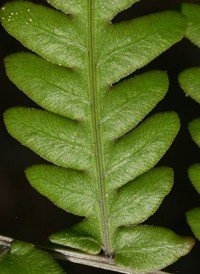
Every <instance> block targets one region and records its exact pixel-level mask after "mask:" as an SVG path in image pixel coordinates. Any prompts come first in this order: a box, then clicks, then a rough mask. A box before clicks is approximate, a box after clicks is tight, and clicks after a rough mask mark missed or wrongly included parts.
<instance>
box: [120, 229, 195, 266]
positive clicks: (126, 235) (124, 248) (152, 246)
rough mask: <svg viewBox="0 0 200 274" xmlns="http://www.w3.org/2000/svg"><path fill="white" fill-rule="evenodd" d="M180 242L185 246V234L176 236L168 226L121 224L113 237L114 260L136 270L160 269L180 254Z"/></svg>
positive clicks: (181, 246) (181, 251)
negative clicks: (127, 225) (130, 225)
mask: <svg viewBox="0 0 200 274" xmlns="http://www.w3.org/2000/svg"><path fill="white" fill-rule="evenodd" d="M188 240H189V239H188ZM174 246H176V248H175V249H174ZM183 246H185V250H187V248H189V246H190V244H189V242H188V243H187V242H186V241H185V238H183V237H180V236H179V237H178V236H177V235H176V234H175V233H174V232H172V231H170V230H168V229H164V228H160V227H148V226H136V227H133V228H126V227H123V228H120V229H119V231H118V232H117V234H116V238H115V250H116V261H117V262H118V263H119V264H121V265H125V266H129V267H131V268H133V269H136V270H138V271H140V269H143V270H144V271H145V270H146V271H149V269H161V268H163V267H165V266H166V264H171V263H172V262H174V261H175V260H177V258H179V256H182V255H183ZM141 258H142V260H141ZM163 258H165V259H164V260H163Z"/></svg>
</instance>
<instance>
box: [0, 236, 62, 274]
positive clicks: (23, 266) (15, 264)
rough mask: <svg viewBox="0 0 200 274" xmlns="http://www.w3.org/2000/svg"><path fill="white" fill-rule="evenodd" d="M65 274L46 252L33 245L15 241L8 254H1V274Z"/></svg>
mask: <svg viewBox="0 0 200 274" xmlns="http://www.w3.org/2000/svg"><path fill="white" fill-rule="evenodd" d="M19 273H23V274H38V273H41V274H45V273H49V274H64V273H65V272H64V271H63V270H62V269H61V267H60V266H59V265H58V264H57V263H56V262H55V261H54V260H53V259H52V257H51V256H50V255H49V254H48V253H47V252H44V251H41V250H40V249H37V248H35V247H34V246H33V245H32V244H28V243H23V242H18V241H14V242H13V243H12V244H11V250H10V252H9V253H8V254H3V255H1V254H0V274H19Z"/></svg>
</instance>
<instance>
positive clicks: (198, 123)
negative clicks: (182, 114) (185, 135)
mask: <svg viewBox="0 0 200 274" xmlns="http://www.w3.org/2000/svg"><path fill="white" fill-rule="evenodd" d="M189 131H190V134H191V136H192V139H193V140H194V141H195V143H196V144H197V145H198V146H199V147H200V118H195V119H193V120H192V122H190V123H189Z"/></svg>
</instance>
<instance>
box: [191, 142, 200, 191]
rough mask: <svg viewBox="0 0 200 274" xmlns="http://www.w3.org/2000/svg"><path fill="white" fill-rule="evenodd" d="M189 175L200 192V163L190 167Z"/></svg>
mask: <svg viewBox="0 0 200 274" xmlns="http://www.w3.org/2000/svg"><path fill="white" fill-rule="evenodd" d="M199 144H200V143H199ZM188 175H189V178H190V180H191V182H192V184H193V186H194V187H195V188H196V190H197V191H198V193H199V194H200V164H193V165H192V166H191V167H190V168H189V169H188Z"/></svg>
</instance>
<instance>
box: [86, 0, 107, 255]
mask: <svg viewBox="0 0 200 274" xmlns="http://www.w3.org/2000/svg"><path fill="white" fill-rule="evenodd" d="M87 7H88V60H89V62H88V69H89V90H90V92H91V101H92V106H91V114H92V131H93V132H92V134H93V138H94V146H95V162H96V172H97V181H98V191H99V201H100V203H99V206H100V219H101V220H100V221H101V232H102V241H103V249H104V252H105V255H107V256H109V255H110V254H111V253H112V252H111V246H110V240H109V238H110V237H109V227H108V221H107V220H108V213H107V204H106V189H105V181H104V166H103V150H102V140H101V133H100V127H99V125H100V121H99V117H100V115H99V107H98V106H99V91H98V88H97V78H96V57H95V55H96V51H95V43H96V39H95V26H94V24H95V23H94V22H95V5H94V0H87Z"/></svg>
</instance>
